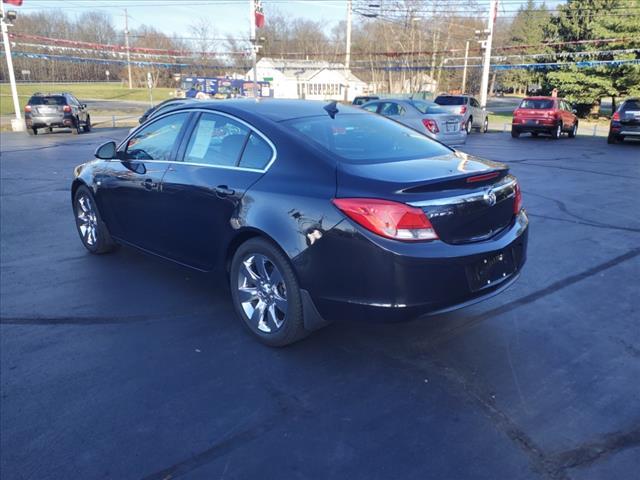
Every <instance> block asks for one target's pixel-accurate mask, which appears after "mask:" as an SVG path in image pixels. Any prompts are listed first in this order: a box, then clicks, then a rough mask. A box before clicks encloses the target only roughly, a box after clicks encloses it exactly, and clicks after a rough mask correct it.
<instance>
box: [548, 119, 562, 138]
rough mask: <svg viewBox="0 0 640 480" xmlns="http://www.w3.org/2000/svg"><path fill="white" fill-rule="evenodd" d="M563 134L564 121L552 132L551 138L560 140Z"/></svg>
mask: <svg viewBox="0 0 640 480" xmlns="http://www.w3.org/2000/svg"><path fill="white" fill-rule="evenodd" d="M561 135H562V123H559V124H558V125H557V126H556V128H555V129H554V130H553V131H552V132H551V138H553V139H554V140H558V139H559V138H560V136H561Z"/></svg>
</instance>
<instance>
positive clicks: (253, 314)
mask: <svg viewBox="0 0 640 480" xmlns="http://www.w3.org/2000/svg"><path fill="white" fill-rule="evenodd" d="M237 285H238V286H237V288H238V299H239V301H240V306H241V307H242V310H243V311H244V313H245V314H246V316H247V317H248V318H249V319H250V321H251V322H252V323H253V324H254V325H255V326H256V328H257V329H258V330H260V331H261V332H265V333H274V332H276V331H278V330H279V329H280V328H281V327H282V325H283V324H284V321H285V318H286V315H287V305H288V304H287V289H286V285H285V282H284V278H283V276H282V274H281V273H280V271H279V270H278V267H276V265H275V263H274V262H273V261H271V260H270V259H269V258H268V257H267V256H265V255H262V254H258V253H255V254H249V255H246V256H245V257H244V258H243V260H242V263H241V265H240V270H239V272H238V283H237Z"/></svg>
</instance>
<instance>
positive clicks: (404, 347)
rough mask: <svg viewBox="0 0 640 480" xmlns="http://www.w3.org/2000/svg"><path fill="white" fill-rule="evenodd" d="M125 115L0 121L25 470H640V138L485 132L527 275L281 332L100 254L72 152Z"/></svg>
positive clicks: (4, 443) (10, 381) (9, 391)
mask: <svg viewBox="0 0 640 480" xmlns="http://www.w3.org/2000/svg"><path fill="white" fill-rule="evenodd" d="M125 132H126V130H123V129H120V130H116V129H113V130H111V129H98V130H95V131H94V132H92V133H90V134H83V135H79V136H71V135H70V134H67V133H62V132H61V133H54V134H51V135H42V136H37V137H33V138H29V137H27V135H21V134H14V133H2V135H1V137H0V142H1V158H0V175H1V183H0V195H1V202H0V214H1V225H0V226H1V230H0V233H1V236H0V247H1V259H0V267H1V272H0V287H1V299H0V300H1V301H0V316H1V325H0V328H1V330H0V332H1V337H0V340H1V344H0V347H1V352H0V354H1V357H0V368H1V371H0V373H1V384H0V385H1V411H0V414H1V432H2V435H1V443H0V448H1V454H0V455H1V464H0V466H1V471H0V476H2V478H3V479H5V480H9V479H49V478H51V479H61V478H83V479H84V478H87V479H88V478H114V479H116V478H117V479H129V478H131V479H136V478H144V479H168V478H193V479H200V478H202V479H213V478H225V479H234V478H237V479H246V478H281V479H295V478H301V479H303V478H305V479H306V478H314V479H315V478H318V479H332V478H333V479H343V478H344V479H347V478H348V479H360V478H362V479H414V478H416V479H509V480H511V479H573V480H577V479H580V480H583V479H585V480H591V479H627V478H633V477H634V475H637V472H638V471H639V470H640V380H639V379H640V312H639V310H640V295H639V293H640V289H639V283H640V213H639V212H640V194H639V193H638V192H639V191H640V188H639V187H640V144H627V143H625V144H621V145H607V144H606V140H605V139H604V138H601V137H578V138H577V139H574V140H571V139H568V138H566V137H565V138H562V139H560V140H558V141H553V140H550V139H547V138H536V139H534V138H531V137H527V136H525V137H522V138H520V139H517V140H515V139H512V138H511V137H510V136H509V135H508V134H499V133H495V134H487V135H480V134H474V135H471V136H470V137H469V139H468V142H467V145H466V146H464V147H463V148H461V150H464V151H466V152H469V153H473V154H477V155H480V156H484V157H487V158H490V159H494V160H500V161H504V162H507V163H509V164H510V166H511V168H512V171H513V172H514V173H515V174H516V175H517V176H518V177H519V178H520V181H521V184H522V186H523V196H524V204H525V206H526V207H527V209H528V211H529V214H530V219H531V231H530V244H529V255H528V263H527V265H526V266H525V268H524V271H523V274H522V277H521V278H520V280H519V281H518V282H517V283H516V284H515V285H514V286H513V287H512V288H511V289H510V290H508V291H507V292H505V293H503V294H502V295H500V296H497V297H495V298H493V299H491V300H489V301H487V302H484V303H482V304H479V305H476V306H473V307H470V308H467V309H465V310H460V311H457V312H454V313H450V314H447V315H441V316H438V317H431V318H426V319H420V320H417V321H414V322H411V323H407V324H400V325H367V324H353V323H349V322H340V323H334V324H332V325H331V326H329V327H327V328H325V329H323V330H321V331H318V332H316V333H315V334H314V335H313V336H311V337H309V338H308V339H306V340H305V341H303V342H300V343H298V344H295V345H293V346H291V347H289V348H285V349H270V348H267V347H264V346H262V345H260V344H258V343H257V342H256V341H254V340H253V339H252V338H250V337H249V335H248V334H247V333H245V331H244V330H243V328H242V326H241V325H240V323H239V321H238V320H236V318H234V315H233V312H232V307H231V305H230V301H229V299H228V292H227V289H226V287H225V285H224V282H222V281H220V280H219V279H217V278H215V277H212V276H208V275H205V274H200V273H194V272H192V271H188V270H185V269H183V268H182V267H179V266H176V265H173V264H170V263H166V262H164V261H162V260H158V259H155V258H152V257H149V256H146V255H144V254H141V253H138V252H136V251H133V250H130V249H120V250H119V251H118V252H117V253H115V254H112V255H106V256H100V257H97V256H91V255H89V254H88V253H86V252H85V250H84V248H83V247H82V245H81V243H80V240H79V239H78V236H77V233H76V231H75V226H74V221H73V217H72V214H71V206H70V194H69V185H70V181H71V174H72V168H73V167H74V166H75V165H77V164H78V163H81V162H83V161H85V160H87V159H90V158H91V157H92V153H93V150H94V149H95V147H96V146H97V145H98V144H99V143H101V142H104V141H106V140H107V139H109V138H116V139H118V138H122V137H123V136H124V134H125ZM429 281H430V279H425V288H427V287H428V283H429ZM633 472H636V473H635V474H634V473H633Z"/></svg>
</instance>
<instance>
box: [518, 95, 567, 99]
mask: <svg viewBox="0 0 640 480" xmlns="http://www.w3.org/2000/svg"><path fill="white" fill-rule="evenodd" d="M554 99H557V100H564V98H562V97H545V96H544V95H536V96H535V97H524V98H523V99H522V100H554Z"/></svg>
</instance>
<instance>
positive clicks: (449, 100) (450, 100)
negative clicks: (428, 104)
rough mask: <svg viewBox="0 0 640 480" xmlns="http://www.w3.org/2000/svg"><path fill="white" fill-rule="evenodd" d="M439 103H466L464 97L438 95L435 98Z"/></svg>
mask: <svg viewBox="0 0 640 480" xmlns="http://www.w3.org/2000/svg"><path fill="white" fill-rule="evenodd" d="M434 101H435V102H436V103H437V104H438V105H464V104H465V103H466V101H465V98H464V97H450V96H445V97H437V98H436V99H435V100H434Z"/></svg>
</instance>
